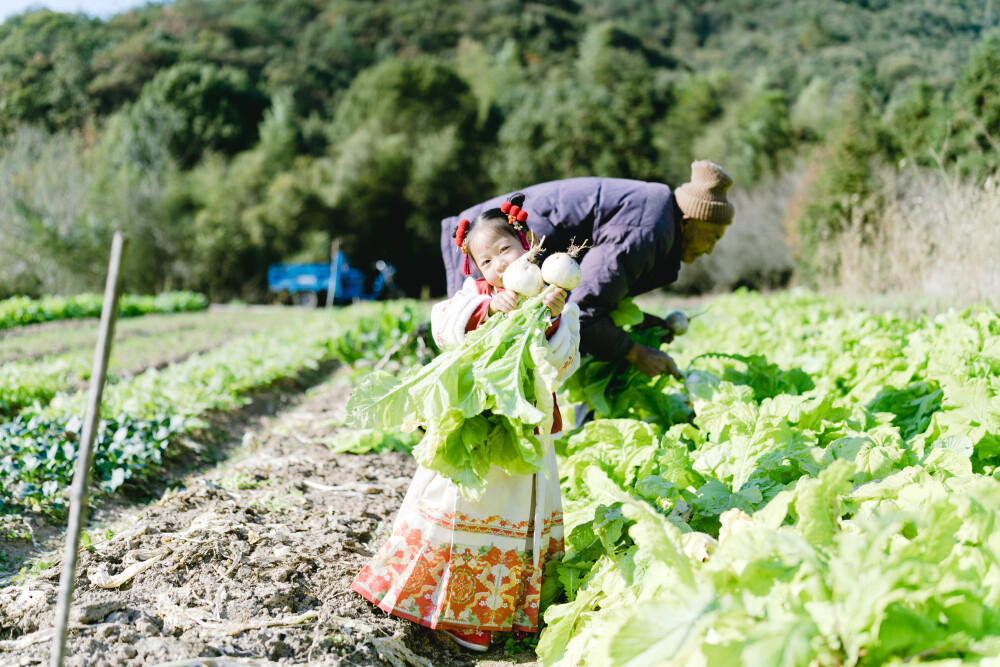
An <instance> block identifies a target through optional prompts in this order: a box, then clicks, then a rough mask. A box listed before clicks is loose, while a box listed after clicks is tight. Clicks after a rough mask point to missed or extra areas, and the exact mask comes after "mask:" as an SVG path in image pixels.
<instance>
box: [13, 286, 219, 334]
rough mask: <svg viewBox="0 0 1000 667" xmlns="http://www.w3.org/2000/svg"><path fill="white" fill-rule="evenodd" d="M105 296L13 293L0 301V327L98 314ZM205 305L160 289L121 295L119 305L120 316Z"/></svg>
mask: <svg viewBox="0 0 1000 667" xmlns="http://www.w3.org/2000/svg"><path fill="white" fill-rule="evenodd" d="M103 302H104V296H103V295H101V294H79V295H76V296H45V297H42V298H41V299H31V298H29V297H25V296H15V297H11V298H9V299H5V300H3V301H0V330H3V329H12V328H14V327H21V326H25V325H27V324H38V323H39V322H50V321H53V320H67V319H72V318H77V317H98V316H99V315H100V314H101V306H102V304H103ZM205 308H208V299H207V298H206V297H205V295H203V294H197V293H195V292H163V293H161V294H157V295H156V296H148V295H145V296H143V295H135V294H124V295H122V297H121V301H120V303H119V308H118V316H119V317H136V316H139V315H146V314H148V313H179V312H184V311H192V310H204V309H205Z"/></svg>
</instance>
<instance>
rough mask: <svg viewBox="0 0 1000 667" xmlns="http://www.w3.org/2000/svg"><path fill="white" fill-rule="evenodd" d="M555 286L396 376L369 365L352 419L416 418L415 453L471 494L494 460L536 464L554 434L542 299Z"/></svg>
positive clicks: (506, 464)
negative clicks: (420, 435) (419, 436)
mask: <svg viewBox="0 0 1000 667" xmlns="http://www.w3.org/2000/svg"><path fill="white" fill-rule="evenodd" d="M511 266H514V265H513V264H511ZM509 270H510V269H509V268H508V271H507V272H509ZM535 270H536V271H538V267H535ZM507 272H504V284H505V285H506V284H507V282H506V276H507ZM554 289H556V288H555V287H550V288H548V289H547V290H546V291H545V292H544V293H543V294H539V295H538V296H535V297H532V298H530V299H528V300H526V301H525V302H524V303H523V304H522V305H521V307H520V308H517V309H516V310H513V311H511V312H510V313H504V314H500V315H497V316H493V317H490V318H489V319H487V320H486V323H485V324H484V325H483V326H481V327H479V328H478V329H476V330H474V331H471V332H469V333H468V334H466V336H465V339H464V340H463V341H462V343H461V344H460V345H456V346H454V347H451V348H448V349H446V350H444V352H442V354H441V355H439V356H438V357H437V358H435V359H434V360H433V361H431V362H430V363H429V364H427V365H426V366H418V367H413V368H410V369H409V370H408V371H407V372H406V373H404V374H403V375H401V376H399V377H396V376H393V375H391V374H389V373H386V372H383V371H376V372H372V373H370V374H369V375H368V376H367V377H365V379H364V380H363V381H362V382H361V384H360V385H359V386H358V387H357V388H356V389H355V390H354V393H353V394H352V395H351V398H350V400H349V401H348V402H347V411H348V415H349V416H348V419H349V421H350V423H351V424H352V425H353V426H355V427H357V428H377V429H393V428H400V427H409V428H411V429H412V428H416V427H418V426H419V427H423V428H424V429H426V433H425V435H424V438H423V440H421V441H420V444H418V445H417V446H416V447H415V448H414V450H413V456H414V458H416V460H417V462H418V463H420V465H422V466H424V467H425V468H429V469H431V470H435V471H437V472H438V473H440V474H441V475H443V476H445V477H448V478H449V479H451V480H452V481H454V482H455V484H456V485H458V487H459V489H460V490H461V492H462V494H463V495H465V496H466V497H469V498H476V497H478V496H479V495H480V494H481V493H482V490H483V488H484V486H485V481H486V475H487V473H488V472H489V470H490V467H491V466H494V465H495V466H499V467H501V468H503V469H504V470H505V471H506V472H507V473H508V474H511V475H526V474H531V473H534V472H536V471H537V470H539V467H540V465H541V463H542V456H543V454H544V452H545V449H546V447H548V446H549V445H548V443H549V442H550V440H551V437H550V436H551V431H552V411H553V399H552V395H553V394H552V392H554V391H555V390H556V382H557V379H556V378H557V376H558V370H557V369H556V368H555V367H554V366H553V365H552V362H551V360H550V359H549V346H548V343H547V342H546V339H545V330H546V328H547V327H548V326H549V318H548V314H549V310H548V308H546V307H545V304H543V303H542V299H543V298H544V294H547V293H548V292H549V290H554ZM536 429H537V431H536Z"/></svg>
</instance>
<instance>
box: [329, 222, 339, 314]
mask: <svg viewBox="0 0 1000 667" xmlns="http://www.w3.org/2000/svg"><path fill="white" fill-rule="evenodd" d="M338 287H340V239H339V238H336V239H334V240H333V247H332V248H331V249H330V280H329V281H328V282H327V285H326V307H327V308H332V307H333V298H334V297H335V296H337V288H338Z"/></svg>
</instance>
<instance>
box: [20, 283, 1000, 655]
mask: <svg viewBox="0 0 1000 667" xmlns="http://www.w3.org/2000/svg"><path fill="white" fill-rule="evenodd" d="M640 305H641V306H642V309H643V310H645V311H646V312H653V313H656V314H658V315H665V314H666V313H667V312H669V311H670V310H675V309H678V308H679V309H681V310H683V311H684V312H685V313H686V314H687V315H688V317H689V318H690V320H691V321H690V328H689V330H688V332H687V333H686V334H685V335H683V336H679V337H677V338H676V339H674V340H673V341H672V342H670V343H661V336H662V335H663V333H664V332H663V331H662V330H659V329H641V330H640V329H639V328H638V327H636V328H635V329H633V330H632V331H631V334H632V336H633V337H634V338H635V339H636V340H639V341H640V342H643V343H644V344H648V345H653V346H660V345H662V349H664V350H666V351H667V352H668V353H669V354H671V356H672V357H673V358H674V360H675V361H676V362H677V364H678V366H679V367H680V369H681V370H682V371H684V375H685V380H684V381H683V382H681V381H678V380H676V379H673V378H671V377H667V376H661V377H658V378H655V379H650V378H648V377H646V376H645V375H642V374H640V373H639V372H638V371H636V370H634V369H633V368H632V367H631V366H630V365H628V364H627V363H625V362H622V363H620V364H614V363H608V362H599V361H596V360H593V359H590V358H585V359H584V361H583V364H582V366H581V367H580V368H579V370H577V371H576V373H575V374H574V375H573V376H572V377H571V378H570V379H569V380H568V381H567V382H566V384H565V385H564V386H563V389H562V392H561V394H560V396H559V403H560V405H561V406H563V409H564V412H565V413H566V415H567V418H566V420H565V423H566V424H567V427H566V428H565V429H564V431H563V435H562V437H561V438H560V439H558V440H557V441H556V442H555V448H556V453H557V455H558V458H559V461H558V465H559V474H560V480H559V482H560V487H561V491H562V498H563V510H564V515H563V516H564V527H565V535H566V540H565V555H564V556H563V558H562V559H561V561H559V562H555V563H552V564H550V565H549V567H548V568H547V571H546V578H545V580H544V585H543V589H542V603H543V607H544V608H545V609H544V613H543V618H544V628H543V629H542V631H541V633H540V634H539V635H538V637H537V638H533V637H531V638H528V639H523V638H520V639H515V638H512V637H510V636H509V635H508V636H499V635H497V636H496V638H495V639H494V643H493V646H492V647H491V649H490V650H489V652H487V653H486V654H484V657H483V658H482V659H481V661H480V662H479V663H478V664H488V665H498V664H514V663H525V662H527V663H530V662H537V663H538V664H541V665H562V666H564V667H568V666H570V665H587V666H588V667H589V666H591V665H596V666H605V665H609V666H610V665H616V666H626V665H628V666H632V667H638V666H641V665H669V664H676V665H686V666H687V665H690V666H694V665H741V664H742V665H789V666H790V665H816V666H831V667H832V666H835V665H837V666H840V665H872V666H874V665H893V664H895V665H903V664H907V665H909V664H931V663H933V664H940V665H959V664H983V665H990V664H1000V615H998V612H997V609H998V608H1000V538H998V537H997V536H996V531H995V530H994V526H995V524H996V522H997V520H998V519H1000V481H998V479H997V477H998V476H1000V473H998V472H997V470H998V463H1000V316H998V315H997V313H995V312H993V311H991V310H989V309H971V310H966V311H961V312H959V311H953V312H948V313H944V314H939V315H934V316H923V317H903V316H899V315H896V314H893V313H892V312H888V311H887V312H870V311H866V310H864V309H861V308H859V307H856V306H854V305H851V304H850V303H848V302H846V301H841V300H838V299H836V298H833V297H827V296H822V297H821V296H818V295H815V294H813V293H809V292H796V291H792V292H785V293H781V294H776V295H767V296H765V295H760V294H757V293H751V292H745V291H740V292H737V293H735V294H732V295H727V296H721V297H717V298H714V299H712V300H705V301H699V303H698V304H696V305H692V304H687V305H685V304H683V303H680V302H672V301H670V300H668V299H667V298H666V297H656V298H650V299H648V300H641V301H640ZM637 313H638V309H637V308H636V307H635V306H634V305H631V304H630V303H626V304H625V305H624V306H622V307H619V310H618V311H617V312H616V318H617V320H618V321H619V322H620V323H623V324H625V325H626V326H633V325H634V324H637V319H639V318H637V317H636V314H637ZM428 318H429V307H428V306H427V305H426V304H423V303H419V302H413V301H403V302H389V303H378V304H374V303H373V304H364V305H352V306H348V307H343V308H339V309H335V310H332V311H311V312H310V311H304V310H299V309H292V308H271V307H230V308H212V309H209V310H198V311H196V312H185V313H175V314H146V315H142V316H141V317H135V318H130V319H126V320H122V321H121V322H119V329H118V332H117V336H116V340H115V347H114V350H113V354H112V360H111V371H110V375H109V382H108V385H107V388H106V391H105V395H104V408H103V409H104V412H103V416H104V419H103V420H102V422H101V424H100V429H99V431H98V436H97V445H96V447H97V454H96V458H95V464H94V478H93V483H94V493H95V494H96V495H95V496H92V502H93V504H94V508H95V509H94V517H93V522H92V524H91V526H90V527H89V528H88V530H87V534H86V537H85V539H84V545H83V548H82V550H81V555H80V560H79V564H78V572H79V575H78V584H77V591H76V593H75V596H74V611H73V614H72V616H71V625H70V636H69V658H68V660H67V664H81V665H82V664H87V665H124V664H136V665H159V664H165V663H171V661H174V663H172V664H208V662H207V661H208V660H209V659H215V660H217V661H218V662H217V663H216V664H259V665H271V664H306V663H308V664H324V665H341V664H342V665H368V664H394V665H406V664H411V665H465V664H474V661H473V659H472V658H471V657H470V656H471V654H470V653H466V652H463V651H462V650H461V649H458V648H457V647H455V646H454V645H453V644H451V643H449V642H447V641H446V640H442V639H440V638H439V637H438V636H437V635H436V634H435V633H433V632H431V631H428V630H426V629H424V628H421V627H418V626H416V625H415V624H412V623H409V622H407V621H403V620H401V619H398V618H395V617H391V616H387V615H385V614H383V613H382V612H379V611H377V610H375V609H374V608H373V607H372V606H371V605H370V604H369V603H367V602H366V601H364V600H362V599H361V598H360V597H359V596H357V595H356V594H354V593H353V592H352V591H351V590H350V584H351V580H352V579H353V577H354V575H355V574H356V573H357V571H358V570H359V569H360V568H361V566H362V565H363V564H364V563H365V562H366V561H367V560H368V559H369V558H370V557H371V555H372V553H373V552H374V550H375V549H377V548H378V547H379V546H380V545H381V543H382V541H384V539H385V538H386V536H387V535H388V533H389V530H390V527H391V523H392V519H393V517H394V515H395V513H396V511H397V509H398V508H399V505H400V501H401V500H402V497H403V494H404V493H405V491H406V488H407V485H408V484H409V480H410V476H411V475H412V474H413V472H414V470H415V468H416V464H415V462H414V461H413V459H412V456H411V455H410V453H409V452H410V450H411V449H412V447H413V446H415V445H416V444H417V443H418V442H419V441H420V438H421V432H420V430H419V429H418V430H417V431H414V432H410V433H400V432H381V431H377V430H360V429H355V428H351V427H350V426H348V425H347V411H346V407H345V406H346V403H347V400H348V397H349V396H350V394H351V392H352V390H353V388H354V387H355V386H357V385H358V384H359V383H360V382H361V381H362V380H363V378H365V377H366V376H368V375H369V374H370V373H371V372H372V371H373V370H380V371H389V372H391V373H394V374H399V373H402V372H404V371H405V370H406V369H408V368H411V367H414V366H417V365H422V364H426V363H428V362H429V361H430V360H431V359H432V358H433V357H434V356H435V354H436V353H437V352H438V350H437V348H436V347H435V346H434V344H433V343H432V342H429V338H428V335H427V329H426V326H424V325H425V323H426V322H427V321H428ZM48 319H56V318H48ZM33 321H34V322H40V321H42V320H33ZM94 328H95V326H94V323H93V321H92V320H91V321H88V320H64V321H48V322H45V323H42V324H38V323H33V324H30V325H23V326H12V327H10V328H8V329H6V330H5V331H3V332H0V335H2V336H3V338H2V339H0V420H2V423H0V521H2V526H3V534H2V535H0V547H2V551H0V586H2V587H0V664H11V665H15V664H16V665H22V664H24V665H29V664H40V663H41V662H45V661H46V660H47V655H48V651H49V644H50V642H51V635H52V632H51V628H52V618H53V616H54V609H53V607H54V602H55V599H56V593H57V588H58V577H59V573H60V559H61V551H60V550H59V548H58V547H59V544H58V537H59V527H60V522H61V521H62V520H63V517H64V516H65V512H66V488H67V486H68V483H69V480H70V478H71V477H72V471H73V465H74V462H75V454H76V440H77V438H78V436H79V433H80V429H81V425H82V418H83V411H84V405H85V400H86V386H85V383H86V379H87V377H88V375H89V372H90V360H91V355H92V354H93V343H94V340H95V333H94V331H93V329H94ZM580 410H588V411H589V410H592V411H593V418H592V419H591V420H590V421H589V422H587V423H586V424H585V425H584V426H582V427H581V428H577V429H573V428H570V427H569V425H570V424H573V423H574V421H573V419H572V416H573V415H572V413H574V412H577V413H578V412H579V411H580ZM199 656H200V659H201V660H202V662H198V663H195V662H185V661H187V660H190V659H193V658H196V657H199ZM227 660H228V661H230V662H225V661H227ZM238 660H242V662H239V661H238Z"/></svg>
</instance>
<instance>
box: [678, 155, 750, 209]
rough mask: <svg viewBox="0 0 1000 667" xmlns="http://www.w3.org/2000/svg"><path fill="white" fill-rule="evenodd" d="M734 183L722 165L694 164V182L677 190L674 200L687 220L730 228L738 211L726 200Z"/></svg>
mask: <svg viewBox="0 0 1000 667" xmlns="http://www.w3.org/2000/svg"><path fill="white" fill-rule="evenodd" d="M732 184H733V179H732V178H731V177H730V176H729V174H727V173H726V171H725V170H724V169H723V168H722V167H720V166H719V165H717V164H715V163H713V162H709V161H708V160H698V161H697V162H692V163H691V182H690V183H685V184H684V185H682V186H680V187H679V188H677V190H675V191H674V196H675V197H676V198H677V205H678V206H680V207H681V212H682V213H683V214H684V217H685V218H697V219H698V220H705V221H707V222H717V223H720V224H723V225H728V224H729V223H731V222H732V221H733V213H735V211H736V209H735V208H734V207H733V205H732V204H731V203H730V202H729V200H728V199H726V190H728V189H729V187H730V186H731V185H732Z"/></svg>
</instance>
